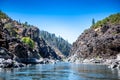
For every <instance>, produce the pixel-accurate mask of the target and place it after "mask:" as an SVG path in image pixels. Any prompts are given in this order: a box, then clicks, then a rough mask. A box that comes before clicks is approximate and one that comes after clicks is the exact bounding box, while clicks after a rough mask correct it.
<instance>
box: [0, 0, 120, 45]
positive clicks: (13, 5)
mask: <svg viewBox="0 0 120 80" xmlns="http://www.w3.org/2000/svg"><path fill="white" fill-rule="evenodd" d="M0 9H1V10H2V11H3V12H5V13H7V14H8V15H9V16H10V17H11V18H13V19H15V20H20V21H21V22H25V21H27V22H28V23H29V24H31V25H35V26H37V27H39V29H40V30H45V31H48V32H50V33H55V34H56V35H57V36H59V35H60V36H61V37H63V38H64V39H65V40H68V41H69V42H70V43H73V42H74V41H76V39H77V38H78V37H79V35H80V34H81V33H82V32H83V31H84V30H85V29H88V28H89V27H90V25H91V23H92V18H94V19H95V21H97V20H101V19H103V18H105V17H107V16H109V15H110V14H114V13H118V12H120V0H0Z"/></svg>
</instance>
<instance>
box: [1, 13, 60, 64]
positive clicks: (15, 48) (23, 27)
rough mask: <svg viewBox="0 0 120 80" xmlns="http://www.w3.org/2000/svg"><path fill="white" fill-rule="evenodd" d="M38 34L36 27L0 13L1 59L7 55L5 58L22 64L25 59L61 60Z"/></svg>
mask: <svg viewBox="0 0 120 80" xmlns="http://www.w3.org/2000/svg"><path fill="white" fill-rule="evenodd" d="M39 34H40V32H39V29H38V28H37V27H35V26H32V25H28V24H26V23H20V22H18V21H15V20H12V19H11V18H10V17H8V16H7V15H6V14H5V13H3V12H1V11H0V56H1V57H2V58H4V57H6V56H4V55H7V56H8V57H7V58H11V59H13V58H15V59H17V60H21V61H24V62H25V59H26V58H36V59H40V58H49V59H61V58H60V57H59V55H57V54H56V52H55V50H54V49H52V48H51V46H49V45H48V44H47V43H46V42H45V40H44V39H42V38H40V37H39ZM3 51H4V52H3ZM3 54H4V55H3Z"/></svg>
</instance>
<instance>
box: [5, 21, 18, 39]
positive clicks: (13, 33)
mask: <svg viewBox="0 0 120 80" xmlns="http://www.w3.org/2000/svg"><path fill="white" fill-rule="evenodd" d="M4 27H5V28H6V29H7V30H8V31H9V32H10V35H11V36H14V37H17V32H16V31H17V30H16V28H15V27H14V24H12V23H6V24H5V26H4Z"/></svg>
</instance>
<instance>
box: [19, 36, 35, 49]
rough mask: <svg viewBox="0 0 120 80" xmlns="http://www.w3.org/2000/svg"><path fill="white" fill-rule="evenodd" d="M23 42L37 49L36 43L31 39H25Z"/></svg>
mask: <svg viewBox="0 0 120 80" xmlns="http://www.w3.org/2000/svg"><path fill="white" fill-rule="evenodd" d="M21 40H22V42H23V43H25V44H27V45H29V47H31V48H34V47H35V42H34V41H33V40H32V39H31V38H30V37H23V38H22V39H21Z"/></svg>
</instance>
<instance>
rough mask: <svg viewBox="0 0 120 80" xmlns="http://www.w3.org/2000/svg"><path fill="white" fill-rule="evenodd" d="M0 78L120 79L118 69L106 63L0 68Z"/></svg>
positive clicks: (34, 79)
mask: <svg viewBox="0 0 120 80" xmlns="http://www.w3.org/2000/svg"><path fill="white" fill-rule="evenodd" d="M0 80H120V70H117V69H115V70H112V69H109V68H108V67H107V66H106V65H92V64H71V63H57V64H38V65H30V66H27V67H24V68H18V69H0Z"/></svg>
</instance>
